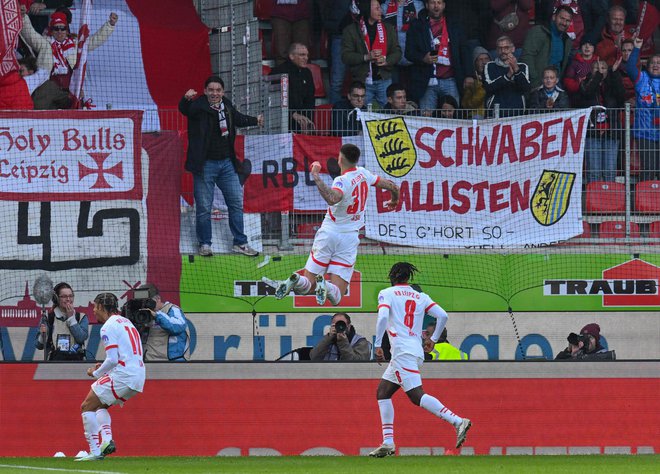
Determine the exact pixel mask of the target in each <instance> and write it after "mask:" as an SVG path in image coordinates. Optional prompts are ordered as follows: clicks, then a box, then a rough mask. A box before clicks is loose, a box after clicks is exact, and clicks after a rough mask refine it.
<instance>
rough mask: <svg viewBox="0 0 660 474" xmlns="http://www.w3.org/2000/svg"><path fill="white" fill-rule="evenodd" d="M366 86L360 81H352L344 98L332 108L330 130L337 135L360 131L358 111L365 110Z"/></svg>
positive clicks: (352, 134) (347, 134) (351, 134)
mask: <svg viewBox="0 0 660 474" xmlns="http://www.w3.org/2000/svg"><path fill="white" fill-rule="evenodd" d="M366 96H367V88H366V87H365V85H364V84H363V83H362V82H360V81H353V82H352V83H351V86H350V88H349V90H348V95H347V96H346V98H345V99H342V100H340V101H339V102H337V104H336V105H335V106H334V107H333V108H332V132H333V135H336V136H338V137H351V136H354V135H360V134H361V133H362V122H361V121H360V114H359V111H361V110H363V111H366V110H367V107H366V103H365V98H366Z"/></svg>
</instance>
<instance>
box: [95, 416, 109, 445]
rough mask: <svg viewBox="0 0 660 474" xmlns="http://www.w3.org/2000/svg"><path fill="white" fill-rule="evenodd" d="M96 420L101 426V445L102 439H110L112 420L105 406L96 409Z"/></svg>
mask: <svg viewBox="0 0 660 474" xmlns="http://www.w3.org/2000/svg"><path fill="white" fill-rule="evenodd" d="M96 421H97V422H98V424H99V427H100V428H101V440H99V445H101V444H103V441H110V440H111V439H112V427H111V424H112V420H111V419H110V413H109V412H108V410H106V409H105V408H99V409H98V410H96Z"/></svg>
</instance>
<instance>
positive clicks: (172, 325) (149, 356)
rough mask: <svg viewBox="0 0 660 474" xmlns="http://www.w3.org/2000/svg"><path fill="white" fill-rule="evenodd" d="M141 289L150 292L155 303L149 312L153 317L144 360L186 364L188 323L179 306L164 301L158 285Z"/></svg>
mask: <svg viewBox="0 0 660 474" xmlns="http://www.w3.org/2000/svg"><path fill="white" fill-rule="evenodd" d="M139 289H141V290H148V291H149V298H150V299H151V300H152V301H153V302H154V303H155V307H154V308H153V309H151V308H149V307H148V306H147V307H148V309H149V311H150V312H151V314H152V315H153V319H152V321H151V322H150V323H149V324H148V326H147V328H148V336H147V339H146V342H145V349H144V360H145V361H155V360H169V361H177V362H185V360H186V358H185V356H186V355H187V352H188V351H189V340H190V339H189V337H188V322H187V321H186V316H185V315H184V314H183V311H181V308H179V307H178V306H176V305H174V304H172V303H170V302H168V301H166V302H163V300H162V299H161V297H160V292H159V291H158V288H156V285H154V284H153V283H147V284H145V285H142V286H141V287H140V288H139Z"/></svg>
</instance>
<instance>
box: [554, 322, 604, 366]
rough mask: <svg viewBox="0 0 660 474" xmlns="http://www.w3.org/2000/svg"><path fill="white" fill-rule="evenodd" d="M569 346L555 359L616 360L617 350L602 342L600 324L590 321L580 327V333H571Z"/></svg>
mask: <svg viewBox="0 0 660 474" xmlns="http://www.w3.org/2000/svg"><path fill="white" fill-rule="evenodd" d="M567 340H568V347H567V348H566V349H564V350H563V351H561V352H560V353H559V354H557V357H555V360H588V361H596V360H616V352H615V351H613V350H607V349H606V348H605V347H603V346H601V344H600V326H599V325H598V324H596V323H590V324H587V325H586V326H584V327H583V328H582V329H580V334H575V333H574V332H572V333H570V334H569V335H568V337H567Z"/></svg>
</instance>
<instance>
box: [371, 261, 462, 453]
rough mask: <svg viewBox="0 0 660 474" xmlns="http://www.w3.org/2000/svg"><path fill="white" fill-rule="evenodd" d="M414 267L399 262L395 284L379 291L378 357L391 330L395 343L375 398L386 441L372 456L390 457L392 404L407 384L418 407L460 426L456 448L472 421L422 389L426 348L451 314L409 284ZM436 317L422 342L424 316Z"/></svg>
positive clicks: (393, 274) (393, 273)
mask: <svg viewBox="0 0 660 474" xmlns="http://www.w3.org/2000/svg"><path fill="white" fill-rule="evenodd" d="M417 271H418V270H417V268H415V266H414V265H412V264H410V263H407V262H399V263H395V264H394V265H393V266H392V269H391V270H390V274H389V277H390V282H391V283H392V286H391V287H389V288H386V289H384V290H382V291H381V292H380V293H379V294H378V320H377V322H376V342H375V344H374V347H375V348H376V349H375V355H376V360H378V361H379V362H383V361H384V360H385V357H384V354H383V349H382V348H381V342H382V340H383V334H385V331H387V333H388V335H389V340H390V344H391V346H392V359H391V360H390V363H389V365H388V366H387V369H386V370H385V373H384V374H383V378H382V379H381V380H380V383H379V384H378V390H377V392H376V398H377V399H378V408H379V409H380V419H381V422H382V430H383V444H382V445H381V446H380V447H379V448H377V449H375V450H374V451H372V452H370V453H369V456H373V457H377V458H382V457H385V456H392V455H393V454H394V452H395V447H394V405H392V395H394V394H395V393H396V391H397V390H399V387H403V390H404V391H405V392H406V395H408V398H409V399H410V401H411V402H413V403H414V404H415V405H417V406H421V407H422V408H424V409H425V410H428V411H430V412H431V413H433V414H434V415H435V416H437V417H439V418H442V419H443V420H445V421H447V422H449V423H451V424H452V425H453V426H454V428H456V448H457V449H458V448H460V447H461V445H462V444H463V442H464V441H465V438H466V436H467V432H468V430H469V429H470V426H471V425H472V423H471V422H470V420H468V419H467V418H461V417H460V416H457V415H455V414H454V413H452V412H451V410H449V408H447V407H445V406H444V405H443V404H442V403H441V402H440V401H439V400H438V399H437V398H435V397H433V396H431V395H428V394H426V393H424V390H423V389H422V377H421V375H420V373H419V369H420V368H421V366H422V363H423V362H424V351H426V352H430V351H431V350H432V349H433V346H434V345H435V343H436V342H438V339H439V338H440V334H441V333H442V330H443V329H444V328H445V325H446V324H447V313H446V312H445V310H444V309H442V308H441V307H440V306H438V304H437V303H435V302H434V301H433V300H432V299H431V298H430V297H429V296H428V295H427V294H425V293H423V292H421V291H417V290H415V289H414V288H412V287H411V286H410V285H409V283H408V282H409V281H410V280H412V278H413V275H414V274H415V273H416V272H417ZM425 313H426V314H429V315H431V316H433V317H434V318H436V319H437V324H436V326H435V331H433V334H432V335H431V338H430V340H427V341H426V342H425V343H424V346H422V324H423V321H424V314H425Z"/></svg>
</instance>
